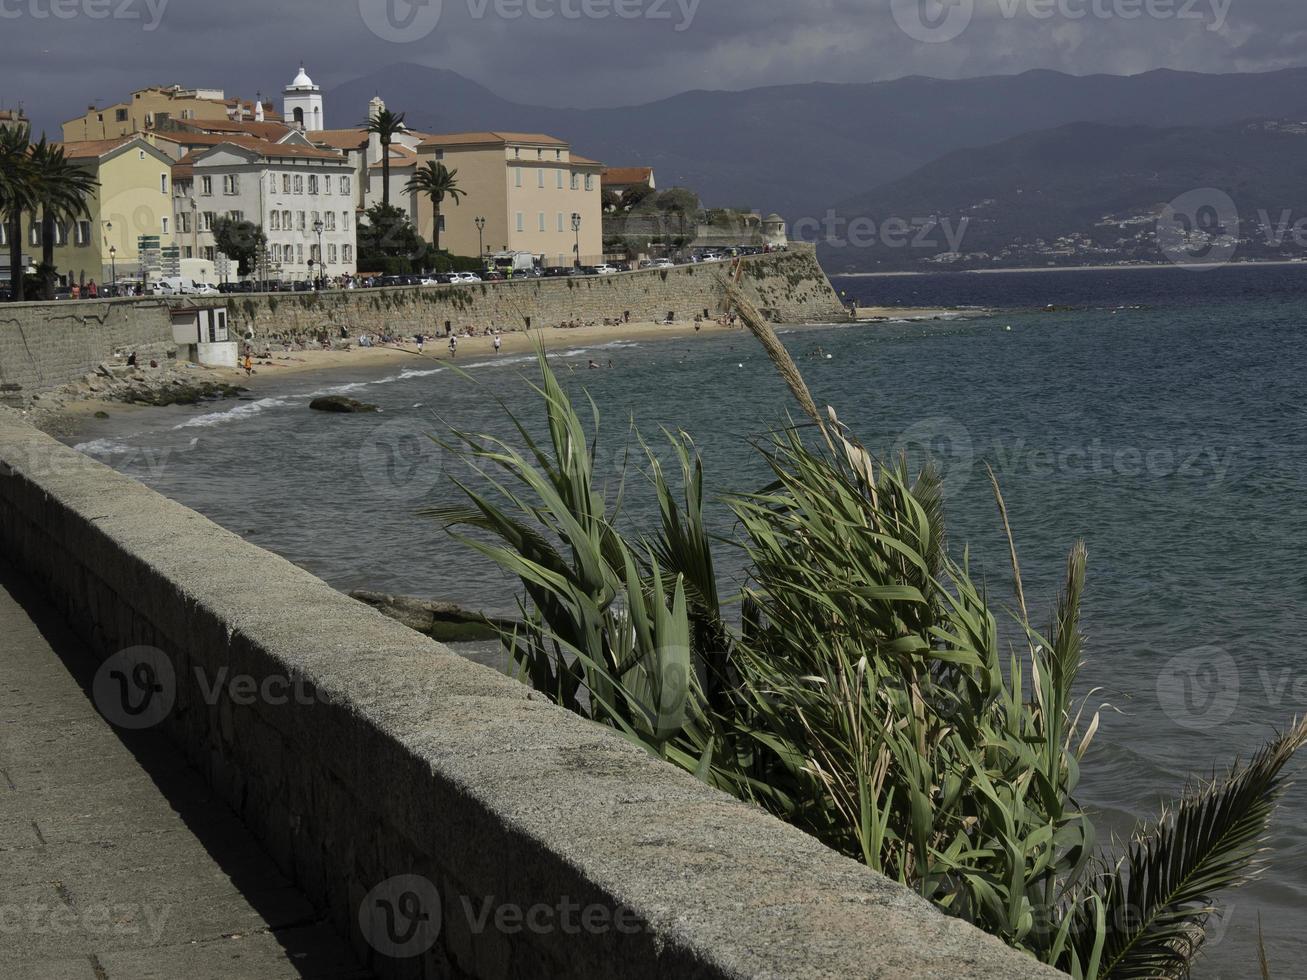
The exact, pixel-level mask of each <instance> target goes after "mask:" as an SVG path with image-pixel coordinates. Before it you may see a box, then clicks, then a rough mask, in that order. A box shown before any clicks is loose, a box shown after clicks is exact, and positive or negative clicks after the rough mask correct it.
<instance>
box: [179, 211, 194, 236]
mask: <svg viewBox="0 0 1307 980" xmlns="http://www.w3.org/2000/svg"><path fill="white" fill-rule="evenodd" d="M177 230H178V231H179V232H181V233H182V234H185V233H186V232H188V231H190V230H191V213H190V212H189V211H178V212H177Z"/></svg>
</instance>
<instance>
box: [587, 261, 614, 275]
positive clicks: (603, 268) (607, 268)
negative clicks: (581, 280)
mask: <svg viewBox="0 0 1307 980" xmlns="http://www.w3.org/2000/svg"><path fill="white" fill-rule="evenodd" d="M616 272H617V269H616V268H615V267H613V266H611V265H609V264H608V263H607V262H605V263H603V264H602V265H596V266H594V267H593V270H592V272H591V273H590V274H591V275H594V276H611V275H615V274H616Z"/></svg>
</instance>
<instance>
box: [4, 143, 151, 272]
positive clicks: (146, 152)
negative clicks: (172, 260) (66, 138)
mask: <svg viewBox="0 0 1307 980" xmlns="http://www.w3.org/2000/svg"><path fill="white" fill-rule="evenodd" d="M63 148H64V153H65V154H66V155H67V157H68V159H69V160H72V161H73V162H75V163H77V164H78V165H79V166H82V167H85V168H86V169H87V170H89V171H90V172H91V173H92V174H93V175H94V176H95V179H96V180H98V181H99V182H100V186H99V187H98V188H96V190H95V193H94V194H93V195H92V197H91V199H90V200H89V201H87V207H88V209H89V210H90V216H89V217H82V218H79V219H77V220H76V221H72V222H70V221H63V222H59V223H57V224H56V227H55V249H54V264H55V267H56V268H57V269H58V270H59V277H60V281H61V282H62V283H63V284H64V285H69V284H71V283H74V282H76V283H86V282H89V281H90V280H92V279H94V280H95V281H96V282H97V283H105V282H109V281H110V276H111V273H112V272H113V271H114V269H115V267H116V270H117V274H118V278H119V279H139V278H140V275H141V265H142V262H141V259H142V257H141V253H140V252H139V251H138V245H139V243H140V240H141V238H142V237H143V236H146V237H156V238H158V240H159V247H160V248H166V247H168V246H170V245H172V244H174V242H173V231H174V229H173V214H172V212H173V205H172V164H173V161H172V158H171V157H169V156H168V154H166V153H164V152H163V151H162V150H160V149H158V148H157V147H155V146H153V145H152V144H151V143H149V142H148V141H147V140H146V139H144V138H143V137H140V136H132V137H127V138H125V139H111V140H91V141H77V142H69V143H64V144H63ZM5 235H6V232H5V231H4V230H3V229H0V245H3V246H5V247H6V248H7V247H8V241H7V239H6V237H5ZM23 236H24V241H23V257H24V259H25V260H26V261H27V262H28V263H29V264H31V265H35V264H36V263H38V262H40V261H41V252H42V246H41V222H40V220H39V219H37V220H33V219H32V218H31V217H30V216H29V217H28V218H27V219H25V221H24V225H23ZM111 250H112V251H111ZM153 258H154V257H153V256H147V259H153ZM148 264H149V265H156V263H155V262H153V261H151V262H149V263H148Z"/></svg>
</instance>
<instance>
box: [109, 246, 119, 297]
mask: <svg viewBox="0 0 1307 980" xmlns="http://www.w3.org/2000/svg"><path fill="white" fill-rule="evenodd" d="M109 269H110V270H111V271H110V273H109V281H110V282H111V283H113V288H114V291H115V292H117V290H118V246H117V245H110V246H109Z"/></svg>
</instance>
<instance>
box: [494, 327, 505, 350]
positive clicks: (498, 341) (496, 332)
mask: <svg viewBox="0 0 1307 980" xmlns="http://www.w3.org/2000/svg"><path fill="white" fill-rule="evenodd" d="M502 345H503V341H502V340H500V338H499V331H498V330H496V331H495V355H496V356H498V354H499V348H500V347H501V346H502Z"/></svg>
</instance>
